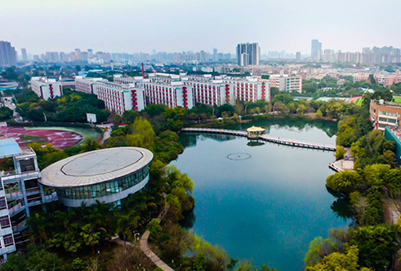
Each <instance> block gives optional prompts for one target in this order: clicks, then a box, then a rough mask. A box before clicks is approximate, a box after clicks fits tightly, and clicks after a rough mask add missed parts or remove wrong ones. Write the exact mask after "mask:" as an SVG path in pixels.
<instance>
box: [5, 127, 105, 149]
mask: <svg viewBox="0 0 401 271" xmlns="http://www.w3.org/2000/svg"><path fill="white" fill-rule="evenodd" d="M0 138H14V139H15V140H16V141H17V142H18V143H19V144H21V145H25V146H26V145H28V144H30V143H32V142H38V143H40V144H42V145H45V144H46V143H51V144H53V146H54V147H55V148H59V149H64V148H67V147H70V146H73V145H76V144H80V143H82V142H84V141H86V139H87V138H91V139H92V140H97V139H99V138H101V133H99V132H97V131H95V130H93V129H84V128H66V127H29V128H28V127H0Z"/></svg>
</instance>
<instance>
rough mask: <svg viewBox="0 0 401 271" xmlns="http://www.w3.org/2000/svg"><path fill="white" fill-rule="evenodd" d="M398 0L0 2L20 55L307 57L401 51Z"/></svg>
mask: <svg viewBox="0 0 401 271" xmlns="http://www.w3.org/2000/svg"><path fill="white" fill-rule="evenodd" d="M400 10H401V1H400V0H375V1H373V0H336V1H327V0H275V1H272V0H264V1H263V0H230V1H227V0H0V18H1V22H0V40H5V41H10V42H11V44H12V45H13V46H15V47H16V49H17V51H18V53H19V54H20V52H21V51H20V49H21V48H26V49H27V51H28V53H31V54H39V53H44V52H46V51H58V52H60V51H62V52H71V51H73V50H74V49H75V48H80V49H81V50H82V51H86V49H88V48H91V49H93V50H94V51H95V52H96V51H105V52H120V53H122V52H126V53H135V52H145V53H151V52H152V51H153V50H156V51H157V52H182V51H194V52H196V51H200V50H205V51H208V52H212V50H213V48H217V49H218V51H219V52H225V53H235V47H236V45H237V44H238V43H246V42H257V43H259V45H260V47H261V53H262V54H266V53H267V52H269V51H282V50H285V51H286V52H291V53H295V52H298V51H299V52H301V53H302V54H310V50H311V40H312V39H318V40H319V41H321V42H322V44H323V49H334V50H336V51H337V50H342V51H351V52H355V51H361V50H362V47H373V46H379V47H381V46H394V47H397V48H400V47H401V34H400V30H401V16H400Z"/></svg>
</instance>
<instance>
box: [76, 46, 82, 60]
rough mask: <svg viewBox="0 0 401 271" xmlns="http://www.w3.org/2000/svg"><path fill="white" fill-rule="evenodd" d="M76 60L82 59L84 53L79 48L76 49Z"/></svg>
mask: <svg viewBox="0 0 401 271" xmlns="http://www.w3.org/2000/svg"><path fill="white" fill-rule="evenodd" d="M75 60H77V61H81V60H82V53H81V50H79V49H78V48H77V49H75Z"/></svg>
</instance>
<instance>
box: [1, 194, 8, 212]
mask: <svg viewBox="0 0 401 271" xmlns="http://www.w3.org/2000/svg"><path fill="white" fill-rule="evenodd" d="M6 208H7V205H6V198H5V197H1V198H0V210H3V209H6Z"/></svg>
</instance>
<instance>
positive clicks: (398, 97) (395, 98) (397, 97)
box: [393, 96, 401, 103]
mask: <svg viewBox="0 0 401 271" xmlns="http://www.w3.org/2000/svg"><path fill="white" fill-rule="evenodd" d="M393 101H394V102H396V103H401V96H394V97H393Z"/></svg>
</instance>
